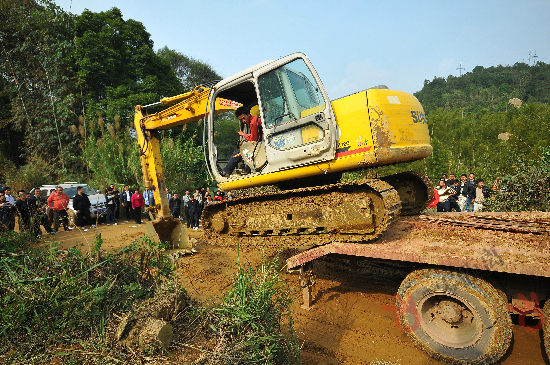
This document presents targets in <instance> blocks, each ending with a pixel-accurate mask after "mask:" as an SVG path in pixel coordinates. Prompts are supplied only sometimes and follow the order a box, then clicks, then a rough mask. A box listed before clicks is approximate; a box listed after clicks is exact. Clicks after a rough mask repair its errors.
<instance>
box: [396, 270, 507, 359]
mask: <svg viewBox="0 0 550 365" xmlns="http://www.w3.org/2000/svg"><path fill="white" fill-rule="evenodd" d="M506 305H507V303H506V302H505V300H504V299H503V296H502V295H500V294H499V292H498V291H497V290H496V289H495V288H494V287H493V286H492V285H491V284H489V283H487V282H486V281H484V280H481V279H479V278H477V277H475V276H471V275H465V274H461V273H458V272H453V271H446V270H435V269H429V270H428V269H424V270H417V271H413V272H412V273H410V274H409V275H408V276H407V277H406V278H405V280H403V282H402V283H401V286H400V287H399V291H398V295H397V309H398V314H399V319H400V322H401V326H402V328H403V330H404V331H406V332H407V334H408V335H409V337H410V338H411V339H412V340H413V342H414V343H415V344H416V345H417V346H418V347H420V348H421V349H422V350H424V351H425V352H427V353H428V354H429V355H430V356H432V357H433V358H435V359H438V360H441V361H444V362H447V363H449V364H493V363H494V362H496V361H497V360H498V359H500V358H501V357H502V356H503V355H504V353H505V352H506V350H507V349H508V346H510V342H511V340H512V320H511V318H510V314H509V313H508V310H507V308H506Z"/></svg>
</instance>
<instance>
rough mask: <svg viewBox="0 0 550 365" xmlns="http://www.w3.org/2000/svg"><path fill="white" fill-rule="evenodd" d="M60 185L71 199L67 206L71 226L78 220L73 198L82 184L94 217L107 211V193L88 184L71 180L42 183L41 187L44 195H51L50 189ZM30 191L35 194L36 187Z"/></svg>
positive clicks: (91, 214)
mask: <svg viewBox="0 0 550 365" xmlns="http://www.w3.org/2000/svg"><path fill="white" fill-rule="evenodd" d="M58 186H61V187H62V188H63V192H64V193H66V194H67V195H68V196H69V198H70V199H71V200H70V201H69V205H68V206H67V214H68V215H69V225H70V226H74V225H75V222H76V212H75V210H74V208H73V198H74V196H75V195H76V188H77V187H79V186H82V187H83V188H84V193H85V194H87V195H88V198H89V199H90V203H91V204H92V206H91V207H90V216H91V217H92V218H96V216H97V214H98V213H99V214H100V215H101V214H102V213H104V212H105V209H106V206H105V195H104V194H101V193H100V191H99V190H94V189H92V187H90V185H87V184H79V183H76V182H72V181H71V182H65V183H63V184H57V185H42V186H41V187H40V191H41V193H42V196H45V197H48V196H49V195H50V190H52V189H54V190H55V189H57V187H58ZM30 193H31V195H34V189H32V190H31V191H30Z"/></svg>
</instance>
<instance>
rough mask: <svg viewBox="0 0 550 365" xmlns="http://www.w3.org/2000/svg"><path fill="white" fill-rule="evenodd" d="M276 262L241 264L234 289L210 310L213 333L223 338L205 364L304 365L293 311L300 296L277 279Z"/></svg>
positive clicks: (203, 362)
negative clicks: (301, 361) (295, 329)
mask: <svg viewBox="0 0 550 365" xmlns="http://www.w3.org/2000/svg"><path fill="white" fill-rule="evenodd" d="M277 263H278V260H277V259H275V260H273V261H272V262H269V263H263V264H262V266H261V267H260V268H259V269H254V268H251V267H246V266H241V265H240V264H239V270H238V272H237V274H236V275H235V276H234V278H233V285H232V287H231V288H230V289H229V290H228V291H227V292H226V293H225V295H224V297H223V301H222V303H221V304H220V305H219V306H217V307H216V308H213V310H212V311H211V314H212V316H213V318H212V322H211V323H212V324H211V329H212V330H213V331H214V332H215V333H216V335H218V337H219V339H220V340H219V343H218V345H217V346H216V349H215V350H214V352H213V353H209V354H208V357H207V359H205V360H202V362H201V363H202V364H299V363H300V350H299V344H298V340H297V337H296V335H295V333H294V327H293V322H292V317H291V312H290V305H291V303H292V302H293V301H294V300H295V299H296V295H295V293H294V291H293V290H292V289H291V288H290V287H289V286H288V285H287V284H286V283H285V281H284V280H283V279H282V278H281V277H280V276H279V273H278V272H277Z"/></svg>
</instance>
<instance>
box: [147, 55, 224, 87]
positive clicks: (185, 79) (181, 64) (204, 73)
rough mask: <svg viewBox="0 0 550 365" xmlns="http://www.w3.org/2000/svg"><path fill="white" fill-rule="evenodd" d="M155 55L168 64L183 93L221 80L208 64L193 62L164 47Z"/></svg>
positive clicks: (193, 60) (191, 59)
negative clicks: (174, 73)
mask: <svg viewBox="0 0 550 365" xmlns="http://www.w3.org/2000/svg"><path fill="white" fill-rule="evenodd" d="M157 55H158V56H159V57H160V58H161V59H163V60H165V61H168V62H169V63H170V66H171V67H172V69H173V70H174V71H175V72H176V76H177V77H178V79H179V81H180V83H181V84H182V86H183V90H184V91H185V92H187V91H191V90H193V89H194V88H195V86H198V85H204V84H209V83H211V82H213V81H217V80H221V77H220V75H218V73H217V72H216V71H214V69H213V68H212V67H211V66H210V65H209V64H207V63H204V62H202V61H198V60H195V59H194V58H191V57H188V56H186V55H184V54H183V53H180V52H177V51H175V50H172V49H169V48H168V47H166V46H165V47H164V48H161V49H159V50H158V51H157Z"/></svg>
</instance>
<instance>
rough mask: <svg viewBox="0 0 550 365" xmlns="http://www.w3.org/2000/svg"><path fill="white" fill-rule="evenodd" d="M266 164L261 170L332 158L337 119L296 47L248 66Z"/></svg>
mask: <svg viewBox="0 0 550 365" xmlns="http://www.w3.org/2000/svg"><path fill="white" fill-rule="evenodd" d="M253 77H254V81H255V84H256V87H257V93H258V99H259V100H258V101H259V107H260V114H261V120H262V125H263V138H264V141H265V149H266V158H267V162H268V163H267V166H266V168H265V169H263V170H262V174H264V173H269V172H274V171H279V170H285V169H291V168H294V167H297V166H303V165H308V164H312V163H317V162H321V161H329V160H332V159H334V154H335V149H336V141H337V125H336V120H335V117H334V113H333V111H332V107H331V104H330V100H329V98H328V95H327V93H326V91H325V89H324V87H323V84H322V83H321V79H320V78H319V76H318V75H317V73H316V72H315V69H314V68H313V66H312V65H311V63H310V61H309V60H308V59H307V57H306V56H305V55H304V54H302V53H295V54H292V55H290V56H287V57H284V58H281V59H279V60H277V61H275V62H272V63H270V64H268V65H266V66H264V67H262V68H260V69H257V70H255V71H254V72H253Z"/></svg>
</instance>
